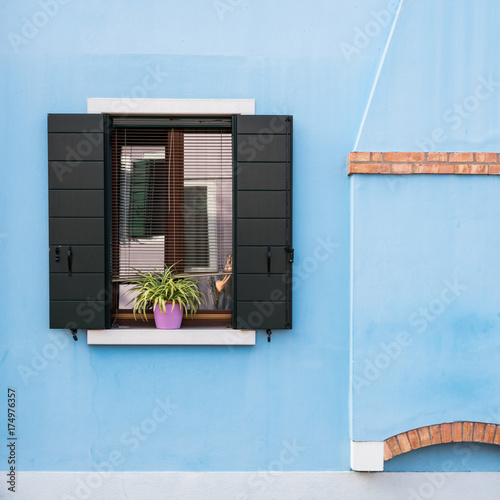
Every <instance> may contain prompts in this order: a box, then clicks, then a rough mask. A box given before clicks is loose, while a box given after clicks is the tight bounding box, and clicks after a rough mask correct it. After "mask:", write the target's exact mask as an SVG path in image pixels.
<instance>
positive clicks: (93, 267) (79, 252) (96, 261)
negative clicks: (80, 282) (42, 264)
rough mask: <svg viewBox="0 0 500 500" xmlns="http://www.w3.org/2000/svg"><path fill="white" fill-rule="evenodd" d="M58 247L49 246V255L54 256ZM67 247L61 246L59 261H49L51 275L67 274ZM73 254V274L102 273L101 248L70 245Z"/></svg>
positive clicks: (102, 254) (102, 257)
mask: <svg viewBox="0 0 500 500" xmlns="http://www.w3.org/2000/svg"><path fill="white" fill-rule="evenodd" d="M56 248H58V245H51V246H50V255H52V256H53V255H55V251H56ZM68 250H69V245H61V246H60V247H59V252H60V254H61V259H60V260H59V262H56V261H55V259H53V258H52V259H50V272H51V273H65V274H67V273H68V263H67V255H68ZM71 250H72V252H73V266H72V267H73V272H74V273H99V272H102V269H104V266H105V259H104V251H103V247H102V246H81V245H72V246H71Z"/></svg>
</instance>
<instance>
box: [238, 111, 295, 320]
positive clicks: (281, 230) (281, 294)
mask: <svg viewBox="0 0 500 500" xmlns="http://www.w3.org/2000/svg"><path fill="white" fill-rule="evenodd" d="M233 131H234V132H235V140H234V148H235V155H234V186H235V195H234V207H235V238H234V247H235V249H234V254H235V256H236V257H235V262H234V273H235V274H234V280H235V286H234V295H235V296H234V301H235V302H234V306H233V328H245V329H248V328H250V329H289V328H291V327H292V287H291V284H292V281H291V279H292V264H291V262H290V260H291V259H290V257H291V251H292V117H291V116H237V117H235V118H234V122H233ZM269 254H270V255H269Z"/></svg>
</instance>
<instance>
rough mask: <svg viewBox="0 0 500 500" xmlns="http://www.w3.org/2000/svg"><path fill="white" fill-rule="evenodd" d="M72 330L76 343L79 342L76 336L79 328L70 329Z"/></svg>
mask: <svg viewBox="0 0 500 500" xmlns="http://www.w3.org/2000/svg"><path fill="white" fill-rule="evenodd" d="M70 330H71V335H73V339H74V340H75V342H76V341H77V340H78V337H77V336H76V332H77V331H78V329H77V328H70Z"/></svg>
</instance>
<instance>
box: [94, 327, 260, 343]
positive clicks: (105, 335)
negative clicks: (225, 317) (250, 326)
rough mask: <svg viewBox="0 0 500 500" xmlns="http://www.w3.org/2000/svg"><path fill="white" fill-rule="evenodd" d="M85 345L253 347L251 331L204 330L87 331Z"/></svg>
mask: <svg viewBox="0 0 500 500" xmlns="http://www.w3.org/2000/svg"><path fill="white" fill-rule="evenodd" d="M87 344H88V345H220V346H238V345H255V330H233V329H231V328H218V327H204V328H180V329H179V330H157V329H155V328H113V329H111V330H88V331H87Z"/></svg>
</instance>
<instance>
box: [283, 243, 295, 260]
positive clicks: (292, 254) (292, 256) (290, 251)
mask: <svg viewBox="0 0 500 500" xmlns="http://www.w3.org/2000/svg"><path fill="white" fill-rule="evenodd" d="M285 252H286V253H287V254H288V262H290V264H293V261H294V260H295V250H294V249H293V248H290V247H286V248H285Z"/></svg>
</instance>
